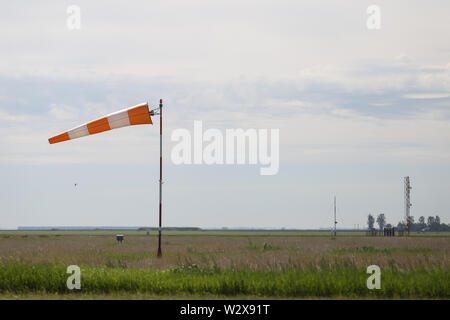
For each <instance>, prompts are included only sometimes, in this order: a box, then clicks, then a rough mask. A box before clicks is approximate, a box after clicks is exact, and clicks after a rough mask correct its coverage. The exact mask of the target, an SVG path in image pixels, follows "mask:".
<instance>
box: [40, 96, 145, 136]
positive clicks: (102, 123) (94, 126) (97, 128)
mask: <svg viewBox="0 0 450 320" xmlns="http://www.w3.org/2000/svg"><path fill="white" fill-rule="evenodd" d="M138 124H152V119H151V117H150V110H149V108H148V103H141V104H138V105H136V106H134V107H131V108H127V109H123V110H120V111H117V112H114V113H111V114H108V115H106V116H104V117H102V118H100V119H97V120H94V121H91V122H88V123H85V124H83V125H81V126H78V127H75V128H73V129H71V130H69V131H67V132H63V133H61V134H58V135H56V136H54V137H51V138H50V139H48V142H49V143H50V144H54V143H58V142H63V141H67V140H72V139H76V138H80V137H84V136H88V135H91V134H96V133H100V132H104V131H108V130H111V129H117V128H121V127H126V126H133V125H138Z"/></svg>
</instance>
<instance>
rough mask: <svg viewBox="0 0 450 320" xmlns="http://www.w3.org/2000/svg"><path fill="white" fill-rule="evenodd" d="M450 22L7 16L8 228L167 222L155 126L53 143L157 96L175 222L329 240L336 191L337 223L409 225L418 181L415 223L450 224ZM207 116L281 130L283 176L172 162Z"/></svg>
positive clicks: (210, 6) (344, 8)
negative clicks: (288, 231)
mask: <svg viewBox="0 0 450 320" xmlns="http://www.w3.org/2000/svg"><path fill="white" fill-rule="evenodd" d="M373 4H375V5H378V6H379V8H380V9H381V16H380V17H381V20H380V21H381V28H380V29H375V30H370V29H368V27H367V24H366V22H367V19H368V18H369V16H370V15H369V14H367V12H366V10H367V8H368V7H369V5H373ZM70 5H77V6H78V7H79V8H80V9H81V15H80V17H81V28H80V29H75V30H69V28H68V27H67V19H68V17H69V16H70V14H68V13H67V8H68V6H70ZM449 12H450V2H448V1H446V0H442V1H440V0H435V1H411V0H409V1H375V2H372V1H361V0H352V1H332V0H329V1H317V0H315V1H264V0H262V1H261V0H260V1H242V0H241V1H234V0H227V1H206V0H205V1H167V0H166V1H134V2H133V1H114V2H111V1H95V3H94V2H93V1H78V0H76V1H39V2H29V1H14V2H8V3H3V4H2V5H1V10H0V228H14V227H17V226H141V225H145V226H147V225H151V226H156V225H157V222H158V220H157V219H158V212H157V209H158V170H159V167H158V162H159V159H158V158H159V143H158V142H159V141H158V139H159V127H158V125H157V124H155V125H153V126H136V127H127V128H121V129H117V130H113V131H110V132H107V133H102V134H99V135H95V136H91V137H85V138H81V139H77V140H73V141H68V142H64V143H61V144H55V145H49V144H48V140H47V139H48V138H49V137H51V136H54V135H56V134H58V133H60V132H63V131H66V130H67V129H70V128H73V127H75V126H77V125H80V124H82V123H85V122H87V121H90V120H93V119H96V118H98V117H101V116H103V115H105V114H107V113H110V112H114V111H116V110H119V109H121V108H124V107H127V106H133V105H135V104H138V103H141V102H144V101H148V102H149V104H150V105H151V106H154V107H156V106H157V103H158V101H159V99H160V98H163V99H164V108H165V109H164V116H165V117H164V122H165V127H164V130H165V131H164V150H163V153H164V166H165V171H164V180H165V184H164V185H163V188H164V189H163V192H164V193H163V199H164V204H163V225H165V226H199V227H205V228H207V227H223V226H227V227H264V228H281V227H286V228H320V227H331V226H332V213H333V196H334V195H336V196H337V199H338V221H339V224H338V227H353V226H355V225H357V224H359V225H360V227H362V226H365V223H366V217H367V214H369V213H372V214H374V215H376V214H379V213H384V214H385V215H386V216H387V220H388V222H390V223H395V224H396V223H397V222H398V221H400V220H401V219H402V218H403V215H404V207H403V206H404V201H403V177H404V176H406V175H409V176H410V177H411V183H412V187H413V189H412V195H411V198H412V203H413V207H412V210H411V214H412V215H413V216H415V217H416V219H417V218H418V217H419V216H421V215H424V216H429V215H439V216H440V217H441V220H443V221H444V222H447V223H449V222H450V204H449V202H448V201H447V199H448V195H449V190H450V148H449V146H450V54H449V53H450V41H449V40H448V39H450V22H449V20H448V14H449ZM154 120H156V119H154ZM194 120H201V121H203V126H204V128H205V129H207V128H217V129H219V130H221V131H223V132H225V130H226V129H233V128H243V129H249V128H255V129H279V130H280V170H279V173H278V174H277V175H274V176H261V175H259V167H260V166H259V165H213V166H208V165H178V166H176V165H174V164H172V163H171V160H170V152H171V149H172V148H173V146H174V145H175V142H172V141H170V136H171V133H172V131H173V130H175V129H178V128H186V129H188V130H190V131H192V130H193V124H194ZM74 183H77V184H78V185H77V186H76V187H75V185H74Z"/></svg>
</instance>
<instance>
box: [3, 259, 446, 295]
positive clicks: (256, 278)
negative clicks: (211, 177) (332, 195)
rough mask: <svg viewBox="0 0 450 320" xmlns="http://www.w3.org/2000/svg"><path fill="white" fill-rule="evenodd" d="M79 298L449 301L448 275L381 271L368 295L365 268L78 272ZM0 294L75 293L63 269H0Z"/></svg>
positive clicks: (84, 269)
mask: <svg viewBox="0 0 450 320" xmlns="http://www.w3.org/2000/svg"><path fill="white" fill-rule="evenodd" d="M81 270H82V289H81V290H80V294H86V293H90V294H111V293H117V294H119V293H128V294H137V293H149V294H157V295H204V294H212V295H225V296H236V295H253V296H278V297H310V296H315V297H332V296H345V297H354V298H356V297H384V298H396V297H397V298H411V297H413V298H450V281H449V280H450V279H449V272H448V271H449V270H444V269H440V268H436V269H431V270H425V269H422V270H420V269H418V270H409V271H406V270H404V271H401V270H396V269H395V268H393V269H389V270H383V273H382V288H381V290H368V289H367V287H366V280H367V276H368V275H367V274H366V270H365V269H364V268H354V267H351V266H345V265H342V266H334V267H333V268H329V267H326V268H321V269H304V270H301V269H286V270H282V271H275V270H267V271H257V270H249V269H241V270H234V269H221V268H217V267H216V268H200V267H198V266H197V265H181V266H178V267H175V268H171V269H168V270H160V271H155V270H150V269H121V268H108V267H87V266H85V267H82V268H81ZM0 279H2V281H1V282H0V292H2V293H11V294H17V293H30V292H31V293H47V294H48V293H53V294H56V293H58V294H64V293H75V292H73V291H72V292H71V291H70V290H69V289H67V287H66V280H67V273H66V267H65V266H62V265H40V266H32V265H26V264H3V265H0Z"/></svg>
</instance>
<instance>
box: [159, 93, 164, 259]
mask: <svg viewBox="0 0 450 320" xmlns="http://www.w3.org/2000/svg"><path fill="white" fill-rule="evenodd" d="M162 106H163V104H162V99H160V100H159V228H158V258H161V257H162V251H161V231H162Z"/></svg>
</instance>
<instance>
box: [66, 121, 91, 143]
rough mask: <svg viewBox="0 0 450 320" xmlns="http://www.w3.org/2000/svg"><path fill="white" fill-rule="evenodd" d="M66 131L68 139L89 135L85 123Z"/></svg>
mask: <svg viewBox="0 0 450 320" xmlns="http://www.w3.org/2000/svg"><path fill="white" fill-rule="evenodd" d="M67 133H68V134H69V137H70V139H76V138H80V137H84V136H87V135H89V130H88V128H87V125H86V124H83V125H81V126H79V127H76V128H73V129H72V130H69V131H68V132H67Z"/></svg>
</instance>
